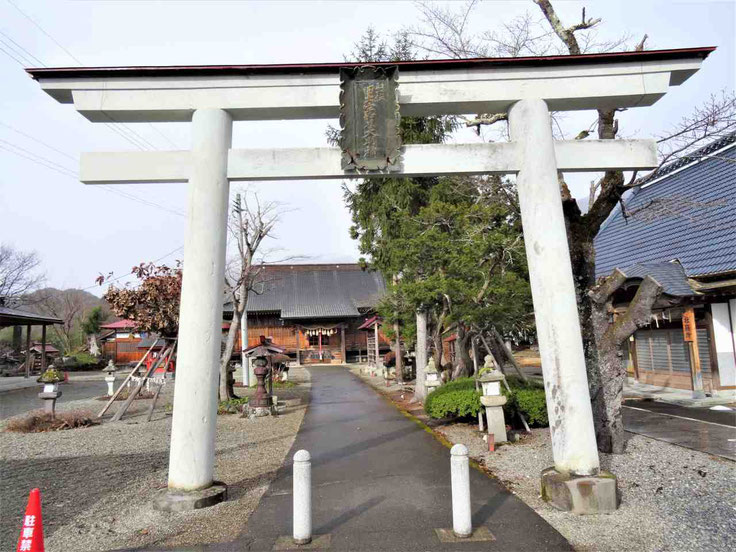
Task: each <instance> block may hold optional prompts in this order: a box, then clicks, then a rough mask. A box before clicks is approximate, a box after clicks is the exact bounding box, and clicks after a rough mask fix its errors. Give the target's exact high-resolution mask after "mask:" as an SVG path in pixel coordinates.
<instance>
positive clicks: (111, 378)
mask: <svg viewBox="0 0 736 552" xmlns="http://www.w3.org/2000/svg"><path fill="white" fill-rule="evenodd" d="M115 370H116V369H115V364H114V363H113V361H112V359H110V362H108V363H107V366H105V367H104V368H103V369H102V371H103V372H105V374H107V375H106V376H105V381H106V382H107V396H108V397H112V394H113V393H114V392H115V385H114V383H115Z"/></svg>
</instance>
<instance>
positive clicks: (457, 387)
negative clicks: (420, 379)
mask: <svg viewBox="0 0 736 552" xmlns="http://www.w3.org/2000/svg"><path fill="white" fill-rule="evenodd" d="M480 408H481V406H480V391H476V390H475V381H473V378H459V379H456V380H454V381H451V382H449V383H446V384H445V385H442V386H441V387H439V388H438V389H436V390H435V391H433V392H432V393H430V394H429V395H428V396H427V400H426V401H425V403H424V410H425V412H426V413H427V415H428V416H429V417H430V418H448V417H455V416H456V417H464V416H477V415H478V411H479V410H480Z"/></svg>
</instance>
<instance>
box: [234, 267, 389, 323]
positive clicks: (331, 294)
mask: <svg viewBox="0 0 736 552" xmlns="http://www.w3.org/2000/svg"><path fill="white" fill-rule="evenodd" d="M385 290H386V284H385V282H384V281H383V278H382V277H381V275H380V274H379V273H377V272H368V271H364V270H361V268H360V266H358V265H310V266H309V267H300V266H299V265H295V266H292V265H269V266H267V267H266V269H265V270H264V272H263V281H262V282H261V283H259V284H257V285H256V292H255V293H253V292H251V293H250V294H249V295H248V306H247V310H248V312H280V314H281V317H282V318H287V319H288V318H344V317H353V316H359V315H360V312H359V311H358V309H365V308H372V307H375V306H376V304H377V303H378V301H379V300H380V298H381V296H382V295H383V293H384V292H385Z"/></svg>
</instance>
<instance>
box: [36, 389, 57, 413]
mask: <svg viewBox="0 0 736 552" xmlns="http://www.w3.org/2000/svg"><path fill="white" fill-rule="evenodd" d="M59 397H61V391H42V392H41V393H39V394H38V398H39V399H41V400H42V401H43V410H44V412H45V413H46V414H51V417H52V418H54V417H55V416H56V399H58V398H59Z"/></svg>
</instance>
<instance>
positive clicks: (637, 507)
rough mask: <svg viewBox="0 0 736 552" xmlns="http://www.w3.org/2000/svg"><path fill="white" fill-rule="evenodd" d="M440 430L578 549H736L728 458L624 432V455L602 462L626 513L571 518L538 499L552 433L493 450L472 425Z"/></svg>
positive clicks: (536, 433) (735, 470) (734, 471)
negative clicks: (615, 482) (612, 476)
mask: <svg viewBox="0 0 736 552" xmlns="http://www.w3.org/2000/svg"><path fill="white" fill-rule="evenodd" d="M438 429H439V431H441V432H442V433H443V434H444V435H445V436H446V437H447V439H448V440H449V441H451V442H453V443H463V444H465V445H467V446H468V448H469V450H470V454H471V456H472V457H474V458H475V459H477V460H480V461H482V462H483V463H484V464H485V465H486V467H487V468H489V469H490V471H491V472H492V473H494V474H495V475H496V476H497V477H498V478H499V479H500V480H501V481H502V482H503V483H504V484H505V485H506V486H507V487H508V488H509V489H510V490H511V491H512V492H514V493H515V494H517V495H518V496H519V497H521V498H522V500H524V502H526V503H527V504H528V505H529V506H531V507H532V508H534V509H535V510H536V511H537V513H539V514H540V515H541V516H542V517H543V518H544V519H546V520H547V521H548V522H549V523H550V524H551V525H552V526H553V527H555V528H556V529H557V530H558V531H559V532H560V533H562V534H563V535H564V536H565V538H567V539H568V540H569V541H570V542H571V543H572V544H573V545H574V546H575V548H576V549H577V550H584V551H588V550H590V551H593V550H595V551H599V550H617V551H618V550H632V551H634V550H635V551H665V550H666V551H678V552H679V551H690V550H693V551H696V550H697V551H716V550H724V551H725V550H734V549H736V513H735V512H736V464H734V463H733V462H731V461H729V460H724V459H721V458H717V457H714V456H710V455H708V454H705V453H701V452H697V451H692V450H688V449H685V448H681V447H677V446H675V445H670V444H668V443H664V442H661V441H655V440H653V439H649V438H648V437H643V436H640V435H631V434H628V433H627V436H628V437H629V440H628V445H627V450H626V453H625V454H623V455H609V454H601V465H602V466H603V467H604V468H605V469H607V470H610V471H611V472H613V473H614V474H615V475H616V476H617V477H618V482H619V489H620V491H621V493H622V503H621V508H620V509H619V510H618V511H617V512H616V513H615V514H609V515H596V516H573V515H570V514H568V513H565V512H560V511H558V510H556V509H554V508H553V507H552V506H550V505H549V504H547V503H545V502H544V501H542V499H541V497H540V496H539V473H540V472H541V471H542V470H543V469H544V468H547V467H549V466H551V465H552V464H553V461H552V449H551V442H550V436H549V431H548V430H546V429H534V430H532V435H530V436H525V437H524V439H523V440H522V441H521V442H519V443H516V444H513V445H505V446H502V447H499V448H498V449H497V450H496V452H492V453H489V452H487V445H486V444H485V442H484V441H483V440H482V438H481V437H480V435H479V433H478V431H477V427H476V426H474V425H468V424H453V425H447V426H442V427H440V428H438Z"/></svg>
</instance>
